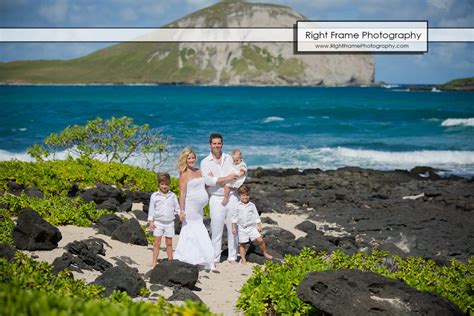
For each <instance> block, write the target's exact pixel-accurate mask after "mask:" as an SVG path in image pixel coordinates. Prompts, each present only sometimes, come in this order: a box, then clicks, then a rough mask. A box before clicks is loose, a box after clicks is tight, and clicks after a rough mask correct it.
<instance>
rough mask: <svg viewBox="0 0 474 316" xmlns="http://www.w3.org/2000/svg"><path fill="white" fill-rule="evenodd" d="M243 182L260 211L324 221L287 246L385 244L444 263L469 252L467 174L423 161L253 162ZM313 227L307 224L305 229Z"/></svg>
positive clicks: (471, 198) (473, 239)
mask: <svg viewBox="0 0 474 316" xmlns="http://www.w3.org/2000/svg"><path fill="white" fill-rule="evenodd" d="M247 183H248V184H249V185H250V186H251V187H252V198H253V201H254V203H255V204H256V206H257V208H258V209H259V210H260V211H261V212H262V213H263V214H262V216H264V214H265V213H273V212H276V213H285V214H299V215H306V216H308V219H309V220H312V221H314V222H318V223H323V224H322V225H319V227H317V229H318V230H317V231H318V236H315V237H314V238H313V239H309V237H308V236H306V237H305V238H306V239H298V240H296V241H294V242H290V241H289V244H288V245H286V248H285V249H286V250H285V251H284V252H286V253H288V252H291V249H292V247H291V246H294V247H295V248H296V249H298V248H301V247H300V246H301V244H305V245H307V246H310V247H313V248H315V249H318V250H319V249H324V250H328V251H330V250H333V249H334V248H337V247H339V248H341V247H342V248H346V250H349V251H350V252H353V251H356V250H370V249H383V250H387V251H389V252H390V253H393V254H396V255H400V256H402V257H407V256H419V257H424V258H430V259H434V260H435V261H437V262H439V263H442V264H446V263H448V262H449V260H450V259H452V258H456V259H458V260H461V261H464V262H466V261H467V260H468V259H469V258H470V257H472V256H473V251H474V250H473V249H474V231H473V229H472V227H474V219H473V217H472V213H471V212H472V211H473V210H474V182H473V179H470V180H468V179H464V178H460V177H456V176H451V177H449V178H442V177H440V176H438V175H437V174H436V170H435V169H432V168H429V167H416V168H414V169H412V170H410V171H402V170H396V171H375V170H368V169H361V168H351V167H348V168H341V169H338V170H333V171H321V170H319V169H312V170H304V171H299V170H296V169H281V170H263V169H255V170H251V171H250V172H249V178H248V180H247ZM315 228H316V227H312V226H311V225H310V224H308V225H307V226H306V228H305V230H307V232H309V231H314V230H315ZM308 235H309V234H308ZM270 247H272V245H271V242H270Z"/></svg>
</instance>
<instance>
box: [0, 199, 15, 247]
mask: <svg viewBox="0 0 474 316" xmlns="http://www.w3.org/2000/svg"><path fill="white" fill-rule="evenodd" d="M14 227H15V223H14V222H13V220H12V219H11V218H10V214H9V213H8V211H7V210H5V209H3V208H0V244H7V245H9V246H13V235H12V233H13V228H14Z"/></svg>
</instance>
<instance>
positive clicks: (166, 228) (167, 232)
mask: <svg viewBox="0 0 474 316" xmlns="http://www.w3.org/2000/svg"><path fill="white" fill-rule="evenodd" d="M154 223H155V226H156V227H155V229H154V230H153V236H155V237H157V236H165V237H173V236H174V221H171V222H169V223H163V222H157V221H154Z"/></svg>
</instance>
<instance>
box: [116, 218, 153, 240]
mask: <svg viewBox="0 0 474 316" xmlns="http://www.w3.org/2000/svg"><path fill="white" fill-rule="evenodd" d="M111 237H112V239H115V240H119V241H121V242H125V243H128V244H133V245H141V246H147V245H148V241H147V239H146V236H145V232H144V231H143V229H142V228H141V226H140V223H138V221H137V220H136V219H134V218H132V219H130V220H129V221H128V222H126V223H123V224H122V225H120V226H119V227H117V228H116V229H115V230H114V231H113V232H112V235H111Z"/></svg>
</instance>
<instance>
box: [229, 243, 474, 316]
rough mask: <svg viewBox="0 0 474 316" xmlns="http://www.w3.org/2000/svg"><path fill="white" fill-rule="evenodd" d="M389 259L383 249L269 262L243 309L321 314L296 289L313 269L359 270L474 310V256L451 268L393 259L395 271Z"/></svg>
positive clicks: (247, 288)
mask: <svg viewBox="0 0 474 316" xmlns="http://www.w3.org/2000/svg"><path fill="white" fill-rule="evenodd" d="M387 257H388V254H387V253H386V252H382V251H374V252H372V253H371V254H365V253H362V252H359V253H356V254H354V255H352V256H349V255H346V254H345V253H343V252H342V251H335V252H333V253H332V254H331V255H327V254H325V253H316V252H314V251H313V250H310V249H304V250H303V251H302V252H301V253H300V254H299V255H298V256H286V257H285V259H284V261H283V263H282V264H276V263H273V262H267V263H266V264H265V266H264V268H263V269H262V268H261V267H260V266H256V267H255V268H254V270H253V275H252V277H251V278H250V279H248V280H247V282H246V283H245V284H244V286H243V287H242V289H241V290H240V292H241V296H240V297H239V299H238V301H237V308H239V309H241V310H245V311H246V313H247V314H249V315H262V314H266V313H270V314H273V313H276V314H288V315H302V314H307V313H315V312H316V310H315V309H314V307H312V306H311V305H308V304H305V303H303V302H302V301H301V300H300V299H299V298H298V296H297V294H296V287H297V286H298V284H299V283H300V281H301V280H302V279H303V278H304V277H305V275H306V274H307V273H308V272H311V271H315V272H320V271H325V270H333V269H359V270H363V271H372V272H374V273H378V274H381V275H383V276H385V277H387V278H392V279H399V280H401V281H403V282H405V283H407V284H408V285H410V286H412V287H414V288H416V289H418V290H420V291H427V292H431V293H435V294H438V295H439V296H442V297H444V298H446V299H448V300H451V301H452V302H454V303H455V304H457V305H458V306H459V308H460V309H461V310H463V311H464V312H467V313H473V312H474V298H473V296H472V293H473V290H474V280H473V278H472V275H473V273H474V258H471V259H470V260H469V262H468V264H464V263H462V262H459V261H457V260H455V259H453V260H452V261H451V263H450V265H448V266H439V265H437V264H436V263H435V262H434V261H432V260H427V259H423V258H417V257H409V258H407V259H403V258H401V257H398V256H393V257H392V258H393V261H394V263H395V266H396V269H395V271H394V272H390V265H387V264H386V261H387Z"/></svg>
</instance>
